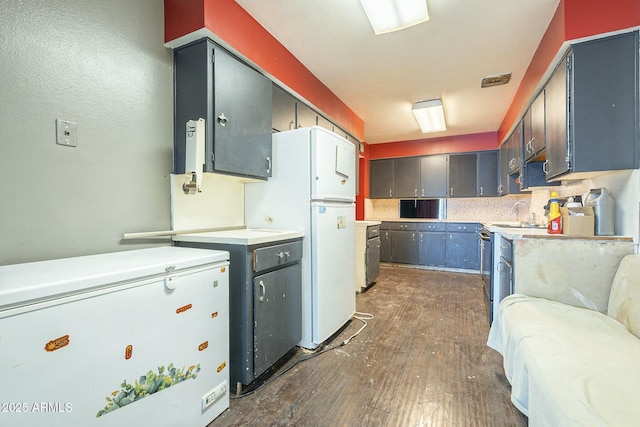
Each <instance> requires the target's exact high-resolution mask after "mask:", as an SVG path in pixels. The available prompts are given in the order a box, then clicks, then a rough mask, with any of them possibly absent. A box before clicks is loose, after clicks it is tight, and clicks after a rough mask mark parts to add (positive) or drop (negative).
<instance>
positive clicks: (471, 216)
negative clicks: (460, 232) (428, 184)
mask: <svg viewBox="0 0 640 427" xmlns="http://www.w3.org/2000/svg"><path fill="white" fill-rule="evenodd" d="M592 185H593V184H592V182H591V180H590V179H586V180H582V181H576V182H568V183H563V184H562V185H560V186H558V187H548V188H541V189H534V190H533V191H531V192H530V193H524V194H519V195H509V196H503V197H471V198H459V199H458V198H450V199H447V217H446V219H447V220H449V221H480V222H482V221H502V222H511V221H526V220H527V219H528V218H527V216H528V212H527V206H526V205H525V204H524V203H526V204H527V205H529V209H530V212H531V213H533V214H535V219H536V222H538V223H546V219H545V217H544V206H545V205H546V204H547V201H548V200H549V198H550V196H551V191H557V192H558V196H560V197H568V196H573V195H577V194H579V195H582V194H584V193H586V192H587V191H588V190H589V189H590V188H591V187H592ZM516 202H524V203H518V204H517V205H516ZM399 205H400V200H399V199H366V200H365V219H377V220H394V219H400V208H399Z"/></svg>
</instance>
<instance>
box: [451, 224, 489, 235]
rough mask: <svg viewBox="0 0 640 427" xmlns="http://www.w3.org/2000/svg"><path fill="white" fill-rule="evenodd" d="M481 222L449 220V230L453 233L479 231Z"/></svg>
mask: <svg viewBox="0 0 640 427" xmlns="http://www.w3.org/2000/svg"><path fill="white" fill-rule="evenodd" d="M480 227H481V226H480V224H478V223H476V222H448V223H447V231H449V232H453V233H477V232H478V230H479V229H480Z"/></svg>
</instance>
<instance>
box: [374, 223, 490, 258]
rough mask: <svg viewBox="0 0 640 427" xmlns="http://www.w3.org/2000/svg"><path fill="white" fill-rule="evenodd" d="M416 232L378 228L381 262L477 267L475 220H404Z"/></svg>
mask: <svg viewBox="0 0 640 427" xmlns="http://www.w3.org/2000/svg"><path fill="white" fill-rule="evenodd" d="M404 224H410V225H413V226H414V228H417V231H411V230H409V231H404V230H380V241H381V247H380V261H383V262H393V263H398V264H412V265H423V266H427V267H445V268H456V269H464V270H480V243H479V242H480V240H479V237H478V229H479V228H480V224H477V223H444V222H440V223H439V222H423V223H417V227H415V223H409V222H406V223H404Z"/></svg>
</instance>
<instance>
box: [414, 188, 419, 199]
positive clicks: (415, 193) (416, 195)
mask: <svg viewBox="0 0 640 427" xmlns="http://www.w3.org/2000/svg"><path fill="white" fill-rule="evenodd" d="M413 195H414V196H415V197H418V189H417V188H416V189H415V190H413Z"/></svg>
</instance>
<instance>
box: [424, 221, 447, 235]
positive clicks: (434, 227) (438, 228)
mask: <svg viewBox="0 0 640 427" xmlns="http://www.w3.org/2000/svg"><path fill="white" fill-rule="evenodd" d="M446 228H447V225H446V224H445V223H444V222H422V223H420V224H419V225H418V231H430V232H434V233H435V232H444V231H445V230H446Z"/></svg>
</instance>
